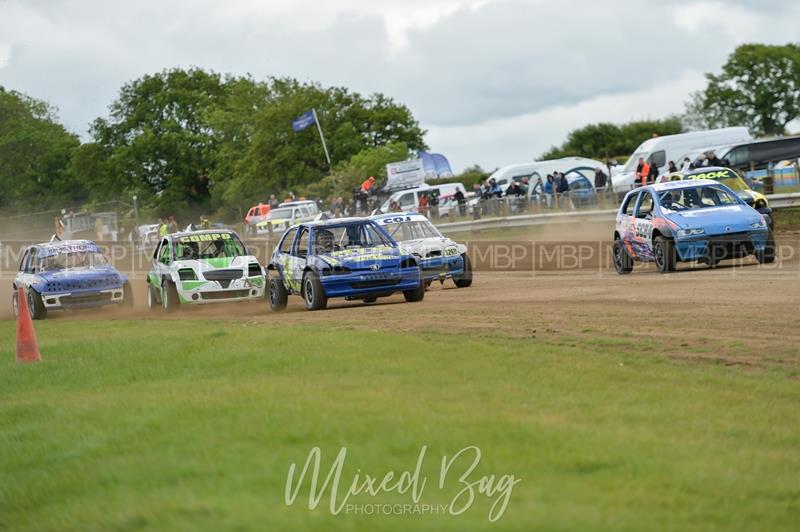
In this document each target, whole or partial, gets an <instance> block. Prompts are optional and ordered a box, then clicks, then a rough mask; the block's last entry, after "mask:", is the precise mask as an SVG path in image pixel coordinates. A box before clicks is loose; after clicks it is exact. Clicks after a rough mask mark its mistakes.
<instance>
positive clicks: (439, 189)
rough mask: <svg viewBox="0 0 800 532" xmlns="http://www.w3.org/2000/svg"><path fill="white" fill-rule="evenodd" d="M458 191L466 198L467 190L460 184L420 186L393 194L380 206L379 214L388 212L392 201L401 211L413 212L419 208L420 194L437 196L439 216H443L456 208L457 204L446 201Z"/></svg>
mask: <svg viewBox="0 0 800 532" xmlns="http://www.w3.org/2000/svg"><path fill="white" fill-rule="evenodd" d="M456 190H460V191H461V193H462V194H464V196H465V197H466V195H467V190H466V189H465V188H464V185H463V184H462V183H445V184H443V185H427V184H426V185H421V186H418V187H414V188H409V189H406V190H400V191H398V192H395V193H394V194H392V195H391V196H389V199H387V200H386V201H385V202H383V205H381V212H389V204H390V203H391V202H392V200H394V201H396V202H398V203H399V204H400V210H402V211H415V210H417V209H418V208H419V198H420V196H421V195H422V194H431V193H433V194H437V195H438V196H439V215H440V216H445V215H446V214H447V212H448V211H449V209H450V208H457V204H455V205H451V203H453V202H450V201H447V200H448V199H450V198H452V197H453V195H454V194H455V193H456Z"/></svg>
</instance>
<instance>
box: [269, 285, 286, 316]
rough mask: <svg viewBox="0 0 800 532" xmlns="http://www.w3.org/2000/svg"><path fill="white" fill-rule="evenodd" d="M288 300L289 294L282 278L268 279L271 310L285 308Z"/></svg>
mask: <svg viewBox="0 0 800 532" xmlns="http://www.w3.org/2000/svg"><path fill="white" fill-rule="evenodd" d="M288 300H289V294H288V292H286V286H285V285H284V284H283V280H282V279H281V278H280V276H278V277H271V278H270V280H269V306H270V308H271V309H272V310H274V311H276V312H278V311H281V310H283V309H285V308H286V303H287V301H288Z"/></svg>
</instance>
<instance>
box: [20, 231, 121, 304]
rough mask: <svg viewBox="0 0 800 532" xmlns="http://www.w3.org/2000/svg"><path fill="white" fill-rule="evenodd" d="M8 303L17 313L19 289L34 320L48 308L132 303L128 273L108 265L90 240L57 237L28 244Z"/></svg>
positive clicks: (106, 260) (104, 257)
mask: <svg viewBox="0 0 800 532" xmlns="http://www.w3.org/2000/svg"><path fill="white" fill-rule="evenodd" d="M13 288H14V293H13V294H12V295H11V306H12V310H13V311H14V315H15V316H16V315H17V313H18V312H19V302H18V300H17V297H18V295H17V292H18V290H17V289H18V288H22V289H23V291H24V293H25V297H26V299H27V302H28V311H29V312H30V314H31V318H33V319H35V320H39V319H44V318H45V317H46V316H47V312H48V311H51V310H65V309H79V308H91V307H100V306H103V305H120V304H121V305H126V306H133V293H132V292H131V287H130V285H129V284H128V276H127V275H125V274H122V273H120V272H118V271H117V270H116V268H114V266H112V265H111V263H110V262H109V261H108V259H107V258H106V256H105V255H103V252H102V251H101V250H100V248H99V247H98V246H97V244H95V243H94V242H92V241H91V240H64V241H61V240H57V241H51V242H45V243H42V244H35V245H33V246H30V247H28V248H27V249H26V250H25V252H24V254H23V255H22V261H21V262H20V267H19V272H18V273H17V275H16V277H15V278H14V283H13Z"/></svg>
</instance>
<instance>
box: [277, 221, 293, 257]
mask: <svg viewBox="0 0 800 532" xmlns="http://www.w3.org/2000/svg"><path fill="white" fill-rule="evenodd" d="M296 234H297V228H296V227H294V228H292V229H289V230H288V231H286V234H285V235H283V240H281V243H280V246H278V250H279V251H280V252H281V253H290V252H291V251H292V242H294V236H295V235H296Z"/></svg>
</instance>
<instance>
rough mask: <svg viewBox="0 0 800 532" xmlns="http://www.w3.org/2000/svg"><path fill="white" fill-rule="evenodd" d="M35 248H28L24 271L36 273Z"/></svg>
mask: <svg viewBox="0 0 800 532" xmlns="http://www.w3.org/2000/svg"><path fill="white" fill-rule="evenodd" d="M36 253H37V250H36V248H33V249H31V250H30V252H29V254H28V260H27V261H25V271H26V272H28V273H36Z"/></svg>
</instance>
